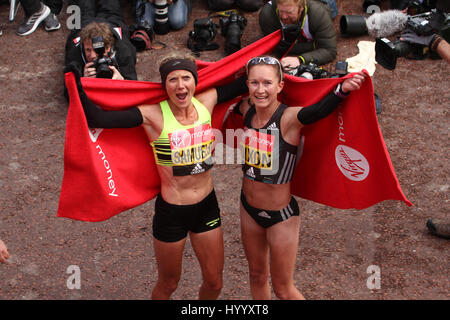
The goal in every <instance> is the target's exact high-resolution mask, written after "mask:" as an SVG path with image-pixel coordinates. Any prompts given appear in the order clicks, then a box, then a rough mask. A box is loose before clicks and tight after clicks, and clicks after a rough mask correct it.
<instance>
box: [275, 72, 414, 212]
mask: <svg viewBox="0 0 450 320" xmlns="http://www.w3.org/2000/svg"><path fill="white" fill-rule="evenodd" d="M350 76H351V75H348V76H347V77H350ZM286 78H287V79H286V85H285V89H284V93H285V95H284V97H283V98H284V102H285V103H286V104H287V105H291V106H308V105H311V104H313V103H316V102H317V101H319V100H320V99H321V98H322V97H323V96H325V95H326V94H327V93H328V92H330V90H333V89H334V88H335V86H336V85H337V83H338V82H340V81H342V79H322V80H313V81H311V80H306V81H302V80H301V79H299V78H295V77H291V76H287V77H286ZM291 190H292V193H293V194H294V195H297V196H300V197H302V198H305V199H309V200H313V201H315V202H318V203H322V204H325V205H328V206H332V207H335V208H341V209H348V208H355V209H364V208H367V207H370V206H372V205H374V204H376V203H378V202H380V201H383V200H389V199H391V200H401V201H404V202H405V203H406V204H407V205H409V206H411V205H412V204H411V202H409V201H408V200H407V199H406V197H405V195H404V194H403V192H402V190H401V188H400V184H399V182H398V180H397V177H396V175H395V172H394V168H393V166H392V163H391V161H390V158H389V154H388V151H387V149H386V146H385V144H384V140H383V137H382V135H381V131H380V128H379V126H378V121H377V117H376V113H375V100H374V94H373V85H372V81H371V79H370V77H367V79H366V81H365V82H364V83H363V85H362V87H361V89H360V90H358V91H353V92H352V93H351V94H350V95H349V96H348V97H347V98H345V99H344V100H343V101H342V102H341V104H340V106H339V107H338V108H337V109H336V110H335V111H334V112H333V113H332V114H331V115H329V116H328V117H326V118H324V119H322V120H320V121H318V122H316V123H314V124H312V125H308V126H305V127H303V129H302V148H301V157H300V160H299V162H298V164H297V167H296V170H295V173H294V177H293V181H292V187H291Z"/></svg>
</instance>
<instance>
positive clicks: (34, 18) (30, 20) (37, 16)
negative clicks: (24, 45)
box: [17, 3, 50, 36]
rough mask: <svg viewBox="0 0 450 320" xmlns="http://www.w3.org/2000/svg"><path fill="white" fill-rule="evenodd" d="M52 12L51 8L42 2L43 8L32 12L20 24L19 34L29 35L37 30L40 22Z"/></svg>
mask: <svg viewBox="0 0 450 320" xmlns="http://www.w3.org/2000/svg"><path fill="white" fill-rule="evenodd" d="M49 14H50V8H49V7H47V6H46V5H44V4H42V3H41V9H40V10H39V11H38V12H36V13H34V14H32V15H31V16H30V17H25V20H24V22H23V23H22V24H21V25H20V27H19V30H17V34H18V35H19V36H27V35H29V34H31V33H33V32H34V30H36V28H37V27H38V26H39V24H40V23H41V22H42V21H44V19H45V18H47V17H48V15H49Z"/></svg>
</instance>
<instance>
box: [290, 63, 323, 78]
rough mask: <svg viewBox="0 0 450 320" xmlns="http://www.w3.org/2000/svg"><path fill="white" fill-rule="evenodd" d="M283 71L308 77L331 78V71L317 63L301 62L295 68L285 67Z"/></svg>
mask: <svg viewBox="0 0 450 320" xmlns="http://www.w3.org/2000/svg"><path fill="white" fill-rule="evenodd" d="M283 71H284V72H285V73H287V74H290V75H291V76H297V77H302V78H306V79H311V80H312V79H322V78H329V77H330V73H329V72H328V71H326V70H325V69H322V68H321V67H319V66H318V65H317V64H315V63H312V62H310V63H308V64H300V65H299V66H298V67H297V68H294V69H289V70H287V69H283Z"/></svg>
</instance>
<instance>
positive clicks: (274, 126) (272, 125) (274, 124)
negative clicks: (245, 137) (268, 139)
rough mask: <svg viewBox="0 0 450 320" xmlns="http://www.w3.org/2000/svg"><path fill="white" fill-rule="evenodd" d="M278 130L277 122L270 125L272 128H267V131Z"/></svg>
mask: <svg viewBox="0 0 450 320" xmlns="http://www.w3.org/2000/svg"><path fill="white" fill-rule="evenodd" d="M276 128H277V124H276V123H275V122H272V123H271V124H270V126H268V127H267V129H276Z"/></svg>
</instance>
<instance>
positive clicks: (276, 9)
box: [259, 0, 337, 68]
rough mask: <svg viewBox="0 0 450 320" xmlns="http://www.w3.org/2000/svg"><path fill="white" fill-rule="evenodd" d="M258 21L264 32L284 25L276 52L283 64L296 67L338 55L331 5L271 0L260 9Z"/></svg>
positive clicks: (301, 0)
mask: <svg viewBox="0 0 450 320" xmlns="http://www.w3.org/2000/svg"><path fill="white" fill-rule="evenodd" d="M259 25H260V27H261V30H262V32H263V34H264V35H268V34H270V33H272V32H274V31H276V30H279V29H281V31H282V32H281V33H282V39H281V41H280V43H279V45H278V47H277V48H276V49H275V51H274V52H273V54H274V55H275V56H276V57H278V58H281V57H283V56H285V57H284V58H282V59H281V63H282V65H283V67H291V68H296V67H298V65H300V64H308V63H310V62H314V63H315V64H317V65H323V64H326V63H328V62H330V61H332V60H334V59H335V58H336V54H337V44H336V32H335V30H334V26H333V21H332V18H331V11H330V8H329V7H328V6H327V5H325V4H324V3H322V2H320V1H315V0H272V1H269V2H268V3H267V4H265V5H264V7H263V8H262V9H261V11H260V13H259Z"/></svg>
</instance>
